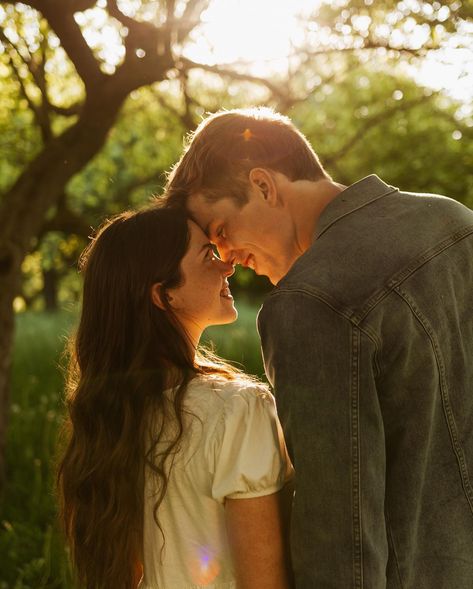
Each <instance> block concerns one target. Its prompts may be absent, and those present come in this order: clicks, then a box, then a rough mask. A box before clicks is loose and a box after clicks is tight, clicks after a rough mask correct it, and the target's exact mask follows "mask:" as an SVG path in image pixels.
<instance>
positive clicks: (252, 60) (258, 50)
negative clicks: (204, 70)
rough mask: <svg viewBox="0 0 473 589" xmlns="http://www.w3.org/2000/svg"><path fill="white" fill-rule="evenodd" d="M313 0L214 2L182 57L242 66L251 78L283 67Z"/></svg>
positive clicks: (297, 41)
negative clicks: (301, 19)
mask: <svg viewBox="0 0 473 589" xmlns="http://www.w3.org/2000/svg"><path fill="white" fill-rule="evenodd" d="M317 5H318V2H317V1H315V2H314V0H292V1H291V2H288V1H287V0H258V1H255V0H225V1H222V0H214V1H213V2H212V3H211V4H210V6H209V8H208V10H206V11H205V12H204V13H203V14H202V26H201V27H199V31H198V33H196V35H195V36H194V42H193V43H192V44H191V45H190V46H189V47H188V48H187V50H186V55H188V56H189V57H190V58H191V59H193V60H195V61H199V62H201V63H206V64H210V65H213V64H216V63H220V64H221V63H235V62H238V63H244V64H247V65H249V66H250V70H251V73H253V74H254V75H268V74H270V73H274V72H278V71H281V70H284V69H286V68H287V57H288V55H289V54H290V53H291V47H292V45H295V46H297V45H298V44H300V43H301V41H302V39H301V35H302V26H301V23H300V18H302V17H303V16H304V15H308V14H309V13H310V12H311V11H313V10H314V8H315V7H316V6H317Z"/></svg>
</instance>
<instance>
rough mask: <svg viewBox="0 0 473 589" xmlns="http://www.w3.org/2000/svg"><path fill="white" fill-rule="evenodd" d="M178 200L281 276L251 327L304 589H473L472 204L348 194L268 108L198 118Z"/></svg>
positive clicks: (241, 258)
mask: <svg viewBox="0 0 473 589" xmlns="http://www.w3.org/2000/svg"><path fill="white" fill-rule="evenodd" d="M167 194H168V196H167V198H168V202H169V204H170V205H176V204H179V205H184V204H185V206H187V208H188V210H189V211H190V213H191V215H192V216H193V218H194V219H195V220H196V221H197V222H198V223H199V224H200V225H201V227H202V228H203V229H204V230H205V231H206V232H207V234H208V235H209V237H210V239H211V241H212V242H213V243H215V244H216V246H217V248H218V250H219V252H220V255H221V256H222V257H223V258H224V259H225V260H227V261H231V262H232V263H233V264H242V265H245V266H249V267H250V268H253V270H254V271H255V272H256V273H258V274H265V275H266V276H268V277H269V279H270V280H271V282H272V283H273V284H274V285H275V286H276V288H275V289H274V290H273V291H272V292H271V294H270V295H269V296H268V298H267V300H266V301H265V303H264V305H263V307H262V309H261V311H260V313H259V317H258V328H259V333H260V336H261V340H262V349H263V356H264V362H265V369H266V373H267V376H268V379H269V380H270V382H271V384H272V386H273V387H274V391H275V395H276V399H277V404H278V410H279V413H280V418H281V421H282V424H283V427H284V431H285V435H286V438H287V443H288V446H289V449H290V452H291V457H292V460H293V462H294V466H295V469H296V482H295V485H296V492H295V497H294V504H293V514H292V524H291V526H292V527H291V546H292V560H293V568H294V573H295V580H296V587H297V589H329V588H333V589H352V588H353V589H384V588H389V589H401V588H402V589H471V588H472V587H473V212H472V211H470V210H469V209H468V208H466V207H464V206H463V205H461V204H459V203H457V202H455V201H453V200H451V199H448V198H445V197H441V196H435V195H428V194H424V195H420V194H411V193H406V192H402V191H400V190H398V189H397V188H394V187H392V186H389V185H387V184H385V183H384V182H383V181H382V180H380V179H379V178H378V177H377V176H374V175H373V176H368V177H367V178H364V179H363V180H360V181H359V182H357V183H355V184H353V185H351V186H349V187H344V186H341V185H340V184H338V183H336V182H334V181H333V180H332V179H331V178H330V176H329V175H328V174H327V172H326V171H325V170H324V169H323V168H322V166H321V164H320V162H319V161H318V158H317V156H316V155H315V153H314V152H313V150H312V148H311V146H310V145H309V143H308V142H307V140H306V139H305V138H304V136H303V135H302V134H301V133H300V132H299V131H298V130H297V129H296V128H295V127H294V125H293V124H292V123H291V122H290V121H289V120H288V119H287V118H285V117H283V116H281V115H278V114H276V113H274V112H272V111H269V110H266V109H259V110H258V109H255V110H248V111H246V110H242V111H228V112H220V113H217V114H215V115H212V116H210V117H208V118H207V119H205V120H204V121H203V122H202V123H201V125H200V126H199V127H198V129H197V130H196V132H195V133H194V135H193V137H192V139H191V141H190V143H189V145H188V147H187V149H186V151H185V153H184V154H183V156H182V158H181V160H180V162H179V163H178V164H177V165H176V167H175V168H174V170H173V171H172V173H171V175H170V177H169V181H168V187H167ZM255 451H257V448H255Z"/></svg>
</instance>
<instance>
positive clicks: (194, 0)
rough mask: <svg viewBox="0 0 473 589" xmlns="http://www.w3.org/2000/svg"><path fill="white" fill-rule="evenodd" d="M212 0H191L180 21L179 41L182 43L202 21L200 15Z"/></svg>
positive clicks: (178, 29)
mask: <svg viewBox="0 0 473 589" xmlns="http://www.w3.org/2000/svg"><path fill="white" fill-rule="evenodd" d="M209 3H210V0H189V2H187V4H186V7H185V9H184V13H183V15H182V16H181V18H180V19H179V21H178V23H179V24H178V26H177V38H176V40H177V42H178V43H182V42H183V41H184V40H185V39H186V38H187V37H188V36H189V34H190V33H191V32H192V31H193V29H195V27H196V26H197V25H199V23H200V18H199V17H200V15H201V14H202V12H203V11H204V10H205V9H206V8H207V7H208V5H209Z"/></svg>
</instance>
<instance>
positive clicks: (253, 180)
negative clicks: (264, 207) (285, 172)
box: [248, 168, 278, 206]
mask: <svg viewBox="0 0 473 589" xmlns="http://www.w3.org/2000/svg"><path fill="white" fill-rule="evenodd" d="M248 177H249V180H250V184H251V185H252V186H253V187H254V188H256V190H257V191H258V192H259V193H260V194H261V196H262V197H263V198H264V200H265V201H266V202H267V203H268V204H269V205H271V206H275V205H276V204H277V203H278V190H277V187H276V183H275V181H274V178H273V175H272V174H271V172H270V171H269V170H267V169H265V168H253V169H252V170H250V173H249V175H248Z"/></svg>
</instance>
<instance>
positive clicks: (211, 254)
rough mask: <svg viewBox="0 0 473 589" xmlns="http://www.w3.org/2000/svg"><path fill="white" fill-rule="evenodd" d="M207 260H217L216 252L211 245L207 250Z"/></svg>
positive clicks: (214, 247)
mask: <svg viewBox="0 0 473 589" xmlns="http://www.w3.org/2000/svg"><path fill="white" fill-rule="evenodd" d="M206 257H207V259H208V260H213V259H215V258H218V251H217V248H216V246H215V245H213V244H211V245H209V249H208V250H207V256H206Z"/></svg>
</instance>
